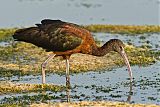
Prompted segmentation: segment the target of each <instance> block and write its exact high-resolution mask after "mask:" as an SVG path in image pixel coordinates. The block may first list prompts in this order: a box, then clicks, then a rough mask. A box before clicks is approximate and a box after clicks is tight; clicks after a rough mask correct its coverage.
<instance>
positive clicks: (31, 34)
mask: <svg viewBox="0 0 160 107" xmlns="http://www.w3.org/2000/svg"><path fill="white" fill-rule="evenodd" d="M65 24H66V22H62V21H60V20H52V21H51V20H43V21H42V24H36V25H37V27H30V28H25V29H20V30H18V31H16V33H15V34H14V35H13V37H14V39H16V40H18V41H24V42H28V43H32V44H34V45H36V46H39V47H42V48H44V49H46V50H47V51H59V52H64V51H67V50H72V49H75V48H76V47H78V46H79V45H81V43H82V39H81V38H80V37H77V36H75V35H74V34H73V33H66V32H61V30H62V29H63V26H64V25H65ZM68 24H70V23H68ZM70 25H72V24H70Z"/></svg>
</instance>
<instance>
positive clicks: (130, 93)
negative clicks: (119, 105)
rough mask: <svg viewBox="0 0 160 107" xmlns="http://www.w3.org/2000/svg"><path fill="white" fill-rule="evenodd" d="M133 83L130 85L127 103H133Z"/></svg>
mask: <svg viewBox="0 0 160 107" xmlns="http://www.w3.org/2000/svg"><path fill="white" fill-rule="evenodd" d="M132 91H133V83H132V82H130V84H129V95H128V97H127V101H126V102H128V103H131V99H132V98H131V97H132V95H133V92H132Z"/></svg>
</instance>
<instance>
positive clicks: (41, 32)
mask: <svg viewBox="0 0 160 107" xmlns="http://www.w3.org/2000/svg"><path fill="white" fill-rule="evenodd" d="M36 25H37V26H36V27H30V28H25V29H20V30H17V31H16V32H15V34H14V35H13V38H14V39H15V40H17V41H24V42H28V43H32V44H34V45H36V46H39V47H42V48H44V49H46V51H53V54H52V55H51V56H50V57H49V58H48V59H47V60H46V61H45V62H44V63H43V64H42V83H45V66H46V64H47V63H48V62H49V60H50V59H52V58H53V57H54V56H62V57H63V58H64V59H66V80H67V82H68V83H69V58H70V56H71V55H72V54H74V53H83V54H90V55H94V56H104V55H106V54H107V53H109V52H110V51H116V52H118V53H119V54H120V55H121V56H122V57H123V58H124V60H125V63H126V65H127V66H128V71H129V75H130V78H131V79H132V72H131V68H130V65H129V62H128V59H127V56H126V54H125V52H124V44H123V42H122V41H121V40H119V39H111V40H109V41H108V42H106V43H105V44H104V45H103V46H102V47H98V46H97V45H96V43H95V41H94V38H93V37H92V35H91V33H90V32H89V31H88V30H86V29H85V28H83V27H81V26H79V25H76V24H72V23H68V22H63V21H60V20H50V19H45V20H42V21H41V24H36Z"/></svg>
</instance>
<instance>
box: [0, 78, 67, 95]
mask: <svg viewBox="0 0 160 107" xmlns="http://www.w3.org/2000/svg"><path fill="white" fill-rule="evenodd" d="M64 89H65V87H63V86H58V85H53V84H18V83H17V84H16V83H12V82H6V81H1V82H0V94H6V93H26V92H37V91H52V92H60V91H63V90H64Z"/></svg>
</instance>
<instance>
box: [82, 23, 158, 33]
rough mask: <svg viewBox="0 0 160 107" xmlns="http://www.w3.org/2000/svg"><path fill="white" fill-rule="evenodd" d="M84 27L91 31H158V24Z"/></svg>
mask: <svg viewBox="0 0 160 107" xmlns="http://www.w3.org/2000/svg"><path fill="white" fill-rule="evenodd" d="M85 28H86V29H88V30H89V31H91V32H105V33H118V34H132V35H133V34H143V33H160V26H156V25H141V26H137V25H101V24H97V25H86V26H85Z"/></svg>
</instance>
